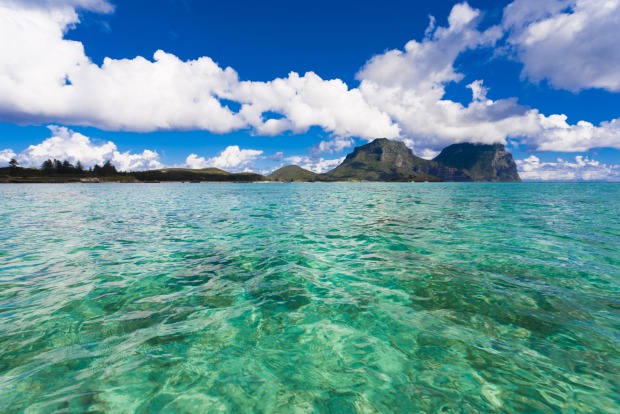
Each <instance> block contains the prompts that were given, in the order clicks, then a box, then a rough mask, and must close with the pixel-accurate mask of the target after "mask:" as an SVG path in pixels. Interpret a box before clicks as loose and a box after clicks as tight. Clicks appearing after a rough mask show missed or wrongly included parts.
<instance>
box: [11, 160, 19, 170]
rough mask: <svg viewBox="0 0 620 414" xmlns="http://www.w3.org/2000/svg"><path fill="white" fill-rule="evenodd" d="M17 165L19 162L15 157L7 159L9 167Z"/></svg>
mask: <svg viewBox="0 0 620 414" xmlns="http://www.w3.org/2000/svg"><path fill="white" fill-rule="evenodd" d="M18 165H19V163H18V162H17V160H16V159H15V158H11V161H9V167H11V168H13V169H15V168H17V166H18Z"/></svg>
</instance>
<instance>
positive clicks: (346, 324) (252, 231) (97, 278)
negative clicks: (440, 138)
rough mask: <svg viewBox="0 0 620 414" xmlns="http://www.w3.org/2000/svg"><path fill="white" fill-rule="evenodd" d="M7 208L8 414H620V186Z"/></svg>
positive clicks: (138, 196) (272, 194)
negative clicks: (26, 413) (461, 413)
mask: <svg viewBox="0 0 620 414" xmlns="http://www.w3.org/2000/svg"><path fill="white" fill-rule="evenodd" d="M0 197H1V198H0V200H1V210H0V412H22V411H25V412H28V413H51V412H86V411H89V412H115V413H120V412H241V413H243V412H293V411H296V412H339V413H347V412H361V413H370V412H445V413H450V412H453V413H460V412H568V413H570V412H609V413H612V412H614V413H615V412H617V410H618V406H619V399H620V393H619V392H620V391H619V390H620V334H619V332H620V331H619V328H620V294H619V291H620V270H619V269H620V249H619V247H620V220H619V217H620V185H613V184H290V185H289V184H260V185H258V184H247V185H234V184H232V185H222V184H211V185H209V184H202V185H197V184H192V185H190V184H152V185H150V184H143V185H127V184H125V185H123V184H119V185H113V184H111V185H85V184H82V185H27V186H18V185H3V186H0Z"/></svg>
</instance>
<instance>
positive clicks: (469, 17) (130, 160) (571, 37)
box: [0, 0, 620, 178]
mask: <svg viewBox="0 0 620 414" xmlns="http://www.w3.org/2000/svg"><path fill="white" fill-rule="evenodd" d="M79 10H89V11H93V12H97V13H113V12H114V6H113V5H112V4H110V3H109V2H107V1H106V0H60V1H59V0H54V1H52V0H27V1H23V0H22V1H17V0H0V39H1V40H2V41H1V42H0V56H1V57H0V90H1V91H2V94H0V120H1V121H4V122H13V123H26V124H27V123H36V124H40V123H58V124H63V125H80V126H93V127H96V128H100V129H104V130H112V131H138V132H150V131H159V130H206V131H210V132H214V133H228V132H232V131H238V130H243V129H249V130H250V131H252V133H254V134H257V135H267V136H271V135H279V134H282V133H285V132H289V131H290V132H293V133H300V132H303V131H306V130H308V129H309V128H310V127H313V126H318V127H320V128H322V129H323V130H325V131H326V132H328V133H329V134H330V135H331V137H332V139H330V140H328V141H323V142H321V143H319V144H318V145H317V146H316V149H317V154H318V153H320V152H326V151H327V152H330V151H338V150H342V149H343V148H347V147H348V146H351V145H352V143H353V140H352V139H351V137H359V138H362V139H367V140H368V139H372V138H375V137H387V138H393V139H400V140H403V141H405V142H406V143H407V144H408V145H409V146H410V147H411V148H412V149H414V151H415V152H416V153H419V154H433V153H436V151H437V150H438V149H441V148H443V147H445V146H447V145H450V144H452V143H457V142H464V141H476V142H481V143H493V142H502V143H506V142H507V139H509V138H510V139H515V140H517V141H518V142H519V143H520V144H523V145H527V146H529V147H531V148H532V149H533V150H536V151H559V152H579V151H588V150H590V149H593V148H603V147H607V148H615V149H620V118H617V119H611V120H609V121H606V122H602V123H600V124H599V125H594V124H593V123H590V122H588V121H586V120H583V121H579V122H577V123H575V124H570V123H568V122H567V119H568V118H567V116H566V115H563V114H548V115H546V114H542V113H541V112H540V111H539V110H537V109H535V108H528V107H524V106H521V105H519V103H518V102H517V99H516V98H505V99H495V100H494V99H490V98H489V95H490V91H489V90H488V88H486V87H485V85H484V80H483V79H480V80H476V81H474V82H472V83H470V84H469V85H468V88H469V89H470V90H471V93H472V99H471V101H470V102H469V103H468V104H467V105H463V104H461V103H459V102H455V101H452V100H449V99H447V98H446V97H445V96H446V86H447V85H449V84H450V83H452V82H460V81H462V80H463V78H464V75H463V74H462V73H459V71H458V70H457V69H456V67H455V61H456V60H457V58H458V57H459V56H460V55H461V54H463V53H464V52H466V51H470V50H476V49H481V48H495V49H496V50H498V51H503V52H504V53H508V54H510V55H511V56H513V58H514V59H517V60H519V61H520V62H521V63H522V64H523V76H524V77H526V78H527V79H530V80H531V81H533V82H540V81H542V80H547V81H548V82H549V83H550V84H551V85H553V87H555V88H558V89H565V90H568V91H580V90H583V89H590V88H598V89H603V90H606V91H609V92H614V93H615V92H619V91H620V70H618V68H620V49H619V48H618V47H617V46H616V44H615V37H614V36H610V33H614V32H618V29H617V27H618V26H617V24H618V22H619V21H620V0H606V1H593V0H571V1H568V0H550V1H546V2H539V1H536V0H515V1H514V2H513V3H511V4H510V5H508V6H507V7H506V8H505V9H504V14H503V18H502V20H501V22H499V23H498V24H497V25H495V26H493V27H490V28H487V29H485V30H480V29H479V23H480V18H481V11H480V10H477V9H474V8H472V7H471V6H469V5H468V4H467V3H459V4H456V5H455V6H454V7H453V8H452V11H451V12H450V15H449V17H448V25H447V26H446V27H438V26H437V25H436V24H435V20H434V19H431V23H430V25H429V27H428V29H427V30H426V34H425V37H424V38H423V39H422V40H420V41H417V40H411V41H409V42H408V43H407V44H406V45H405V46H404V48H403V49H402V50H400V49H396V50H388V51H386V52H384V53H382V54H379V55H376V56H374V57H372V58H370V60H369V61H368V62H367V63H366V64H365V65H364V66H363V67H362V68H361V69H360V70H359V72H358V73H357V76H356V78H357V80H358V81H359V86H358V87H349V86H348V85H347V84H346V83H345V82H343V81H342V80H340V79H331V80H325V79H322V78H321V77H320V76H319V75H318V74H315V73H313V72H308V73H305V74H304V75H300V74H298V73H295V72H291V73H290V74H289V75H288V76H287V77H286V78H276V79H273V80H272V81H268V82H259V81H251V80H241V79H240V76H239V74H237V72H236V71H235V70H234V69H232V68H230V67H226V68H222V67H220V66H219V65H218V64H217V63H216V62H214V61H213V60H212V59H211V58H209V57H202V58H199V59H195V60H189V61H183V60H181V59H179V58H178V57H176V56H175V55H173V54H170V53H166V52H164V51H162V50H158V51H157V52H156V53H155V54H154V56H153V58H152V60H149V59H146V58H143V57H135V58H132V59H120V60H119V59H111V58H106V59H105V60H104V61H103V64H102V65H100V66H99V65H97V64H94V63H93V62H92V61H91V60H90V59H89V57H88V56H87V55H86V53H85V50H84V45H83V44H82V43H81V42H78V41H73V40H68V39H66V37H65V34H66V33H67V31H69V30H70V29H71V28H72V27H74V26H75V25H77V24H79V23H80V20H79V14H78V11H79ZM16 39H18V40H19V41H16ZM583 39H588V41H587V42H584V40H583ZM592 45H596V47H593V46H592ZM229 102H234V103H237V104H239V106H240V108H239V109H238V110H236V111H233V110H232V109H231V108H230V106H231V105H230V104H229ZM51 130H52V137H51V138H49V139H47V140H45V141H44V142H42V143H41V144H39V145H36V146H31V147H30V148H28V149H27V150H26V151H24V152H22V153H20V154H19V155H16V154H15V153H13V152H12V151H11V150H4V151H1V152H0V162H1V161H2V160H3V159H4V158H6V156H7V154H10V153H12V154H13V155H14V156H19V157H20V162H22V163H25V164H29V165H38V164H37V163H39V162H41V161H40V159H39V158H40V156H41V155H40V154H43V153H45V152H46V151H47V154H48V155H47V157H50V156H55V155H52V154H58V157H66V158H69V159H71V157H73V156H76V155H74V153H75V154H78V153H80V154H81V153H82V152H83V153H84V154H91V158H92V162H93V163H94V162H95V161H97V162H99V161H101V160H103V159H112V160H113V161H115V162H118V163H119V166H120V167H121V168H123V166H126V168H127V169H141V168H153V166H157V165H161V162H160V161H159V158H158V157H159V155H158V154H157V153H156V152H155V151H149V150H145V151H144V152H143V153H141V154H131V153H120V152H118V151H117V149H116V146H115V144H113V143H111V142H108V143H106V144H103V145H101V146H96V145H94V144H93V143H92V142H91V141H90V140H89V139H88V138H87V137H84V136H83V135H80V134H77V133H74V132H72V131H70V130H68V129H66V128H64V129H63V128H60V127H51ZM74 147H75V148H77V149H74ZM86 148H90V149H89V150H86ZM63 151H64V153H63ZM71 151H73V152H71ZM262 154H263V153H262V151H258V150H250V149H243V150H242V149H240V148H239V147H238V146H236V147H235V146H231V147H228V148H227V149H226V150H224V151H223V152H222V153H221V154H220V155H218V156H217V157H214V158H210V159H207V158H204V157H200V156H198V155H196V154H191V155H190V156H188V157H187V160H186V165H187V166H189V167H192V168H202V167H205V166H219V168H230V169H243V168H248V167H250V166H251V165H252V162H253V161H255V160H256V159H258V158H260V157H263V155H262ZM37 157H39V158H37ZM106 157H107V158H106ZM91 158H89V159H83V160H82V162H86V163H89V160H91ZM297 158H299V159H298V160H297ZM297 158H295V157H289V159H287V161H293V160H297V162H300V163H303V162H305V164H304V165H306V166H307V167H309V168H314V169H315V170H321V169H323V168H326V167H325V166H330V165H332V164H333V163H334V162H335V161H337V160H324V159H322V158H318V156H315V157H297ZM525 161H527V160H524V161H523V163H522V164H521V165H522V166H523V168H525V166H526V165H527V166H528V167H527V168H530V172H531V174H530V175H532V178H535V177H533V176H534V175H535V171H537V167H535V165H534V164H535V163H533V162H529V163H525ZM530 161H531V160H530ZM539 164H540V163H539ZM556 164H558V165H559V164H561V163H556ZM575 165H577V166H578V167H579V166H580V164H579V163H575ZM539 166H540V165H539ZM545 168H547V169H548V168H550V166H545ZM588 168H596V166H593V165H589V167H588Z"/></svg>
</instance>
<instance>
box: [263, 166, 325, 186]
mask: <svg viewBox="0 0 620 414" xmlns="http://www.w3.org/2000/svg"><path fill="white" fill-rule="evenodd" d="M267 178H269V179H271V180H273V181H282V182H293V181H304V182H314V181H325V177H323V176H321V175H319V174H317V173H314V172H312V171H308V170H304V169H303V168H301V167H299V166H297V165H287V166H285V167H282V168H279V169H277V170H275V171H274V172H272V173H271V174H269V175H268V176H267Z"/></svg>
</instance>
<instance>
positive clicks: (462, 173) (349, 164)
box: [323, 138, 521, 182]
mask: <svg viewBox="0 0 620 414" xmlns="http://www.w3.org/2000/svg"><path fill="white" fill-rule="evenodd" d="M323 175H324V176H325V177H326V178H327V179H329V180H330V181H501V182H518V181H521V179H520V178H519V174H518V172H517V166H516V164H515V162H514V160H513V158H512V155H511V154H510V153H509V152H507V151H506V149H505V148H504V146H503V145H501V144H494V145H486V144H471V143H463V144H454V145H450V146H449V147H447V148H445V149H444V150H443V151H442V152H441V154H439V156H437V158H435V159H434V160H432V161H430V160H425V159H423V158H420V157H417V156H415V155H414V154H413V152H412V151H411V150H410V149H409V148H408V147H407V146H406V145H405V144H404V143H403V142H400V141H390V140H388V139H385V138H379V139H375V140H374V141H372V142H370V143H368V144H366V145H362V146H360V147H357V148H355V149H354V150H353V152H352V153H351V154H349V155H347V157H346V158H345V160H344V161H343V162H342V164H340V165H339V166H338V167H336V168H335V169H333V170H332V171H330V172H328V173H326V174H323Z"/></svg>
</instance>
